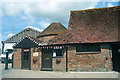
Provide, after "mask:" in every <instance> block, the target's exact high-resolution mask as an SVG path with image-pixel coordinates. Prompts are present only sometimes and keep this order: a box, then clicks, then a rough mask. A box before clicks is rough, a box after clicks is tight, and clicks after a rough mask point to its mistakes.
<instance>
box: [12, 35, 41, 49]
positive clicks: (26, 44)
mask: <svg viewBox="0 0 120 80" xmlns="http://www.w3.org/2000/svg"><path fill="white" fill-rule="evenodd" d="M39 45H42V41H40V40H38V39H36V38H33V37H31V36H28V35H27V36H25V37H23V38H22V39H20V40H19V41H18V42H17V43H16V44H15V45H14V46H13V47H14V48H31V47H37V46H39Z"/></svg>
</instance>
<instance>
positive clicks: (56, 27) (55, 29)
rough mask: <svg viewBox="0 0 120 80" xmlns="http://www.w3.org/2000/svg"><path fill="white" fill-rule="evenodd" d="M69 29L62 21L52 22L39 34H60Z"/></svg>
mask: <svg viewBox="0 0 120 80" xmlns="http://www.w3.org/2000/svg"><path fill="white" fill-rule="evenodd" d="M65 30H67V29H66V28H65V27H64V26H63V25H62V24H61V23H59V22H53V23H52V24H50V25H49V26H48V27H47V28H46V29H45V30H44V31H43V32H41V33H40V34H39V35H38V36H37V38H38V37H40V36H44V35H50V34H60V33H62V32H64V31H65Z"/></svg>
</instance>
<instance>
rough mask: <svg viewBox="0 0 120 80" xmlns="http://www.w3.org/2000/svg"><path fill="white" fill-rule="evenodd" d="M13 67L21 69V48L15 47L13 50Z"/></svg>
mask: <svg viewBox="0 0 120 80" xmlns="http://www.w3.org/2000/svg"><path fill="white" fill-rule="evenodd" d="M13 61H14V62H13V64H14V68H15V69H21V49H17V51H15V52H14V60H13Z"/></svg>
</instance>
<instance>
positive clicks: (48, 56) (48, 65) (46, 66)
mask: <svg viewBox="0 0 120 80" xmlns="http://www.w3.org/2000/svg"><path fill="white" fill-rule="evenodd" d="M41 70H50V71H51V70H52V50H51V49H43V50H42V68H41Z"/></svg>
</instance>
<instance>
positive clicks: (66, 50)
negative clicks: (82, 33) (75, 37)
mask: <svg viewBox="0 0 120 80" xmlns="http://www.w3.org/2000/svg"><path fill="white" fill-rule="evenodd" d="M65 48H66V72H68V57H67V56H68V55H67V46H65Z"/></svg>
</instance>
